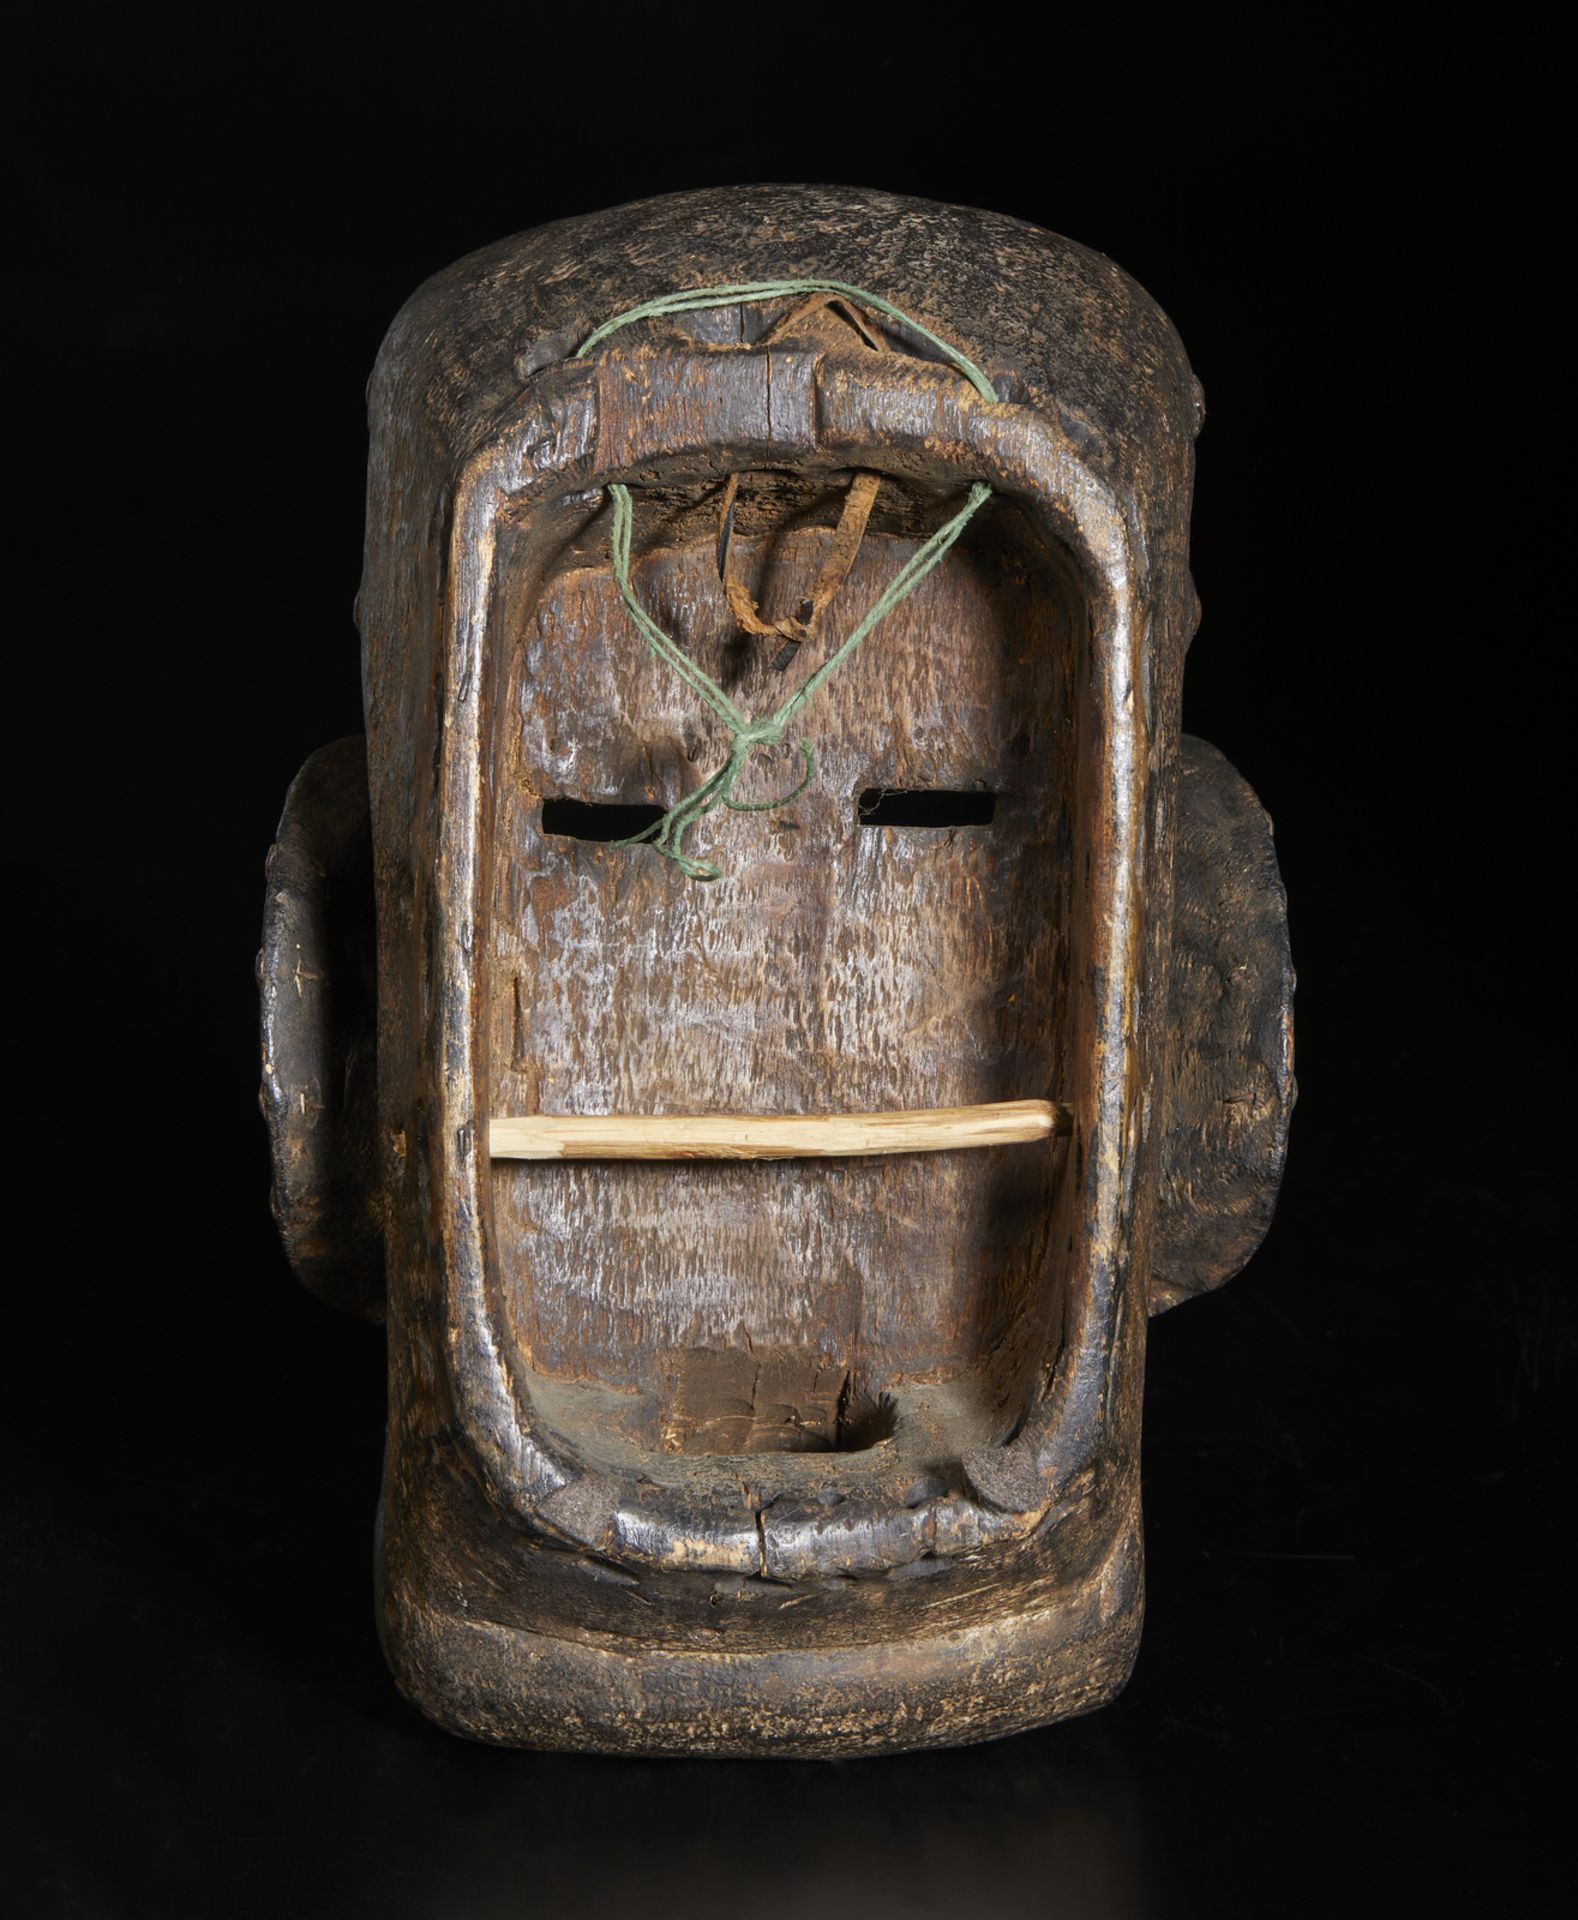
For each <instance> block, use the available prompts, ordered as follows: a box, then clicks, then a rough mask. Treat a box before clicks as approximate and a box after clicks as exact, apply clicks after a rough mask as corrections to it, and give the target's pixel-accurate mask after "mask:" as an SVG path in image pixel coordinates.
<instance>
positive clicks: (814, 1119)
mask: <svg viewBox="0 0 1578 1920" xmlns="http://www.w3.org/2000/svg"><path fill="white" fill-rule="evenodd" d="M1060 1117H1062V1118H1063V1119H1065V1120H1066V1117H1067V1116H1066V1111H1065V1110H1063V1109H1060V1108H1058V1107H1055V1106H1054V1105H1053V1104H1052V1102H1051V1101H1050V1100H999V1101H996V1102H994V1103H992V1104H990V1105H985V1106H974V1107H932V1108H926V1109H915V1110H913V1111H911V1112H907V1113H906V1112H903V1111H898V1112H889V1113H827V1114H807V1113H796V1114H743V1113H741V1114H730V1113H676V1114H667V1115H657V1114H645V1113H643V1114H597V1115H579V1116H578V1115H567V1114H557V1113H554V1114H549V1113H538V1114H530V1115H527V1116H523V1117H514V1118H511V1117H499V1118H495V1119H493V1120H490V1121H489V1122H488V1152H489V1154H490V1155H491V1156H492V1158H493V1159H495V1160H845V1159H850V1158H856V1157H864V1156H867V1155H871V1154H881V1153H950V1152H954V1153H956V1152H958V1151H960V1150H961V1149H963V1148H970V1147H1009V1146H1017V1145H1021V1144H1022V1143H1023V1142H1025V1141H1027V1140H1050V1139H1051V1137H1052V1135H1053V1134H1054V1133H1055V1132H1056V1131H1057V1129H1058V1123H1059V1119H1060Z"/></svg>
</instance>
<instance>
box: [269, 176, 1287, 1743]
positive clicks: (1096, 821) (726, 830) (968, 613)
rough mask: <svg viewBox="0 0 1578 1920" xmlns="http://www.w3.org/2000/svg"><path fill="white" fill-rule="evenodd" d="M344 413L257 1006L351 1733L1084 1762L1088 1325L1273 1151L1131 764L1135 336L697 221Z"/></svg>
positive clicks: (1260, 872)
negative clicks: (350, 608)
mask: <svg viewBox="0 0 1578 1920" xmlns="http://www.w3.org/2000/svg"><path fill="white" fill-rule="evenodd" d="M684 295H689V296H690V298H689V299H688V300H686V299H682V298H679V297H678V296H684ZM615 322H617V323H618V324H617V325H615V324H612V323H615ZM369 397H370V408H371V431H372V448H371V459H370V470H369V486H368V505H367V549H366V566H365V573H364V577H363V584H362V590H361V596H360V600H359V603H358V618H359V624H360V627H361V632H362V639H363V671H364V685H365V696H366V719H367V731H366V740H365V746H364V743H363V741H362V740H361V739H356V740H351V741H342V742H340V743H338V744H337V745H335V746H333V747H329V748H326V749H324V750H323V752H322V753H320V754H318V755H315V756H314V757H313V759H312V760H311V761H309V762H308V764H307V766H306V767H305V768H304V769H303V771H302V773H301V775H300V776H299V778H298V779H297V781H296V783H295V785H294V786H293V787H292V789H291V792H290V795H289V797H288V799H287V801H286V806H285V814H284V818H283V820H282V822H281V825H280V831H279V838H278V842H277V844H276V846H275V848H274V850H273V853H272V854H271V856H270V865H269V885H268V902H267V910H266V922H265V930H264V946H263V953H262V956H261V958H260V982H261V989H262V998H263V1062H264V1079H263V1102H264V1108H265V1112H266V1114H267V1116H268V1119H269V1124H270V1128H271V1132H272V1137H273V1146H274V1157H275V1209H276V1214H277V1217H278V1219H279V1222H280V1226H281V1230H282V1233H283V1235H284V1238H285V1243H286V1246H287V1249H288V1250H289V1252H290V1255H291V1257H292V1259H293V1261H294V1262H295V1264H296V1266H297V1268H298V1270H299V1272H300V1273H301V1275H302V1277H303V1279H304V1280H306V1282H307V1283H308V1284H309V1285H310V1286H312V1287H313V1288H314V1289H315V1290H317V1291H318V1292H320V1293H321V1294H323V1295H324V1296H325V1297H327V1298H330V1299H333V1300H335V1301H338V1302H340V1303H342V1304H346V1305H350V1306H353V1307H356V1308H359V1309H360V1310H362V1311H364V1312H368V1313H372V1314H381V1315H383V1316H384V1317H385V1318H386V1321H387V1326H388V1339H389V1367H390V1372H389V1380H390V1389H389V1392H390V1399H389V1431H388V1447H387V1452H386V1464H385V1475H384V1488H383V1498H382V1504H381V1510H380V1528H379V1542H380V1544H379V1565H380V1621H381V1630H382V1633H383V1638H384V1644H385V1647H386V1650H387V1652H388V1656H389V1659H390V1662H391V1664H392V1666H393V1668H394V1671H395V1674H396V1676H397V1678H398V1680H399V1683H400V1685H401V1687H402V1688H403V1689H404V1691H405V1692H406V1693H407V1694H408V1695H409V1696H410V1697H411V1698H412V1699H413V1700H415V1701H416V1702H417V1703H418V1704H419V1705H421V1706H422V1707H423V1708H424V1709H425V1710H426V1711H427V1712H428V1713H430V1714H431V1715H432V1716H433V1717H434V1718H436V1719H437V1720H439V1721H441V1722H442V1723H443V1724H445V1725H446V1726H450V1727H453V1728H455V1729H457V1730H459V1731H461V1732H465V1733H468V1734H471V1735H474V1736H477V1737H479V1738H482V1739H487V1740H495V1741H501V1742H507V1743H514V1744H520V1745H528V1746H540V1747H575V1748H583V1749H591V1750H599V1751H642V1752H666V1753H736V1754H757V1753H784V1754H845V1753H859V1752H875V1751H883V1750H893V1749H899V1748H908V1747H919V1746H928V1745H943V1744H951V1743H957V1742H961V1741H967V1740H977V1739H983V1738H987V1737H990V1736H992V1735H996V1734H1001V1733H1006V1732H1010V1731H1013V1730H1016V1729H1019V1728H1024V1727H1028V1726H1033V1725H1036V1724H1039V1723H1041V1722H1044V1721H1048V1720H1052V1719H1056V1718H1058V1717H1060V1716H1063V1715H1067V1714H1072V1713H1077V1712H1081V1711H1084V1710H1086V1709H1088V1708H1090V1707H1093V1706H1095V1705H1098V1704H1100V1703H1101V1702H1102V1701H1103V1700H1105V1699H1107V1698H1109V1697H1110V1696H1111V1695H1112V1694H1113V1693H1114V1692H1115V1691H1116V1690H1117V1689H1118V1688H1119V1687H1120V1686H1121V1685H1122V1683H1123V1681H1124V1679H1125V1678H1126V1676H1127V1674H1128V1672H1129V1670H1130V1667H1131V1665H1132V1663H1133V1660H1134V1656H1135V1650H1136V1645H1137V1641H1138V1634H1139V1626H1140V1609H1141V1594H1142V1577H1141V1544H1140V1501H1139V1496H1140V1476H1139V1441H1140V1406H1141V1390H1142V1384H1143V1371H1144V1354H1145V1326H1146V1319H1147V1316H1148V1315H1149V1314H1152V1313H1155V1312H1158V1311H1160V1310H1161V1309H1163V1308H1165V1307H1168V1306H1170V1305H1173V1304H1174V1303H1176V1302H1178V1301H1180V1300H1182V1299H1183V1298H1185V1297H1186V1296H1187V1295H1189V1294H1192V1293H1197V1292H1200V1291H1203V1290H1205V1289H1207V1288H1210V1287H1213V1286H1216V1285H1217V1284H1218V1283H1219V1282H1221V1281H1222V1280H1224V1279H1225V1278H1227V1277H1228V1276H1229V1275H1230V1274H1231V1273H1233V1272H1234V1271H1236V1269H1237V1268H1238V1267H1239V1266H1241V1265H1242V1263H1243V1262H1244V1261H1245V1260H1246V1259H1247V1258H1248V1256H1249V1255H1250V1253H1251V1252H1252V1251H1253V1249H1254V1247H1255V1246H1256V1244H1257V1243H1258V1241H1259V1239H1260V1237H1261V1235H1262V1234H1263V1232H1264V1231H1265V1227H1266V1224H1267V1222H1268V1220H1269V1217H1270V1212H1271V1208H1272V1205H1273V1202H1274V1199H1275V1193H1276V1187H1277V1182H1278V1178H1279V1176H1280V1172H1281V1165H1282V1157H1283V1151H1284V1146H1285V1141H1286V1133H1287V1120H1288V1113H1289V1109H1290V1106H1291V1103H1292V1099H1293V1081H1292V1075H1291V1058H1292V1041H1291V1019H1290V1008H1291V992H1292V972H1291V969H1290V966H1289V961H1288V950H1287V938H1286V926H1285V915H1284V906H1283V898H1282V891H1281V886H1280V883H1279V880H1278V877H1277V870H1276V864H1275V859H1274V856H1273V852H1272V846H1271V836H1270V824H1269V822H1268V821H1267V819H1266V817H1265V815H1264V813H1263V812H1262V811H1261V809H1260V807H1259V805H1258V803H1257V802H1256V800H1255V797H1254V795H1253V794H1252V793H1251V792H1250V790H1249V789H1248V787H1247V786H1246V785H1245V783H1244V782H1243V781H1242V780H1241V779H1240V778H1239V776H1238V775H1237V774H1236V773H1235V772H1234V771H1233V769H1232V768H1231V767H1230V766H1229V765H1228V763H1227V762H1226V761H1225V760H1224V759H1223V758H1222V757H1221V755H1220V754H1218V753H1217V752H1216V751H1215V750H1214V749H1213V748H1211V747H1208V746H1206V745H1204V744H1203V743H1202V742H1199V741H1194V740H1190V739H1187V738H1184V737H1183V736H1181V734H1180V729H1179V690H1180V681H1181V677H1182V671H1183V662H1184V654H1185V650H1186V648H1187V645H1188V642H1189V638H1190V636H1191V634H1192V632H1193V630H1194V626H1195V624H1196V621H1197V617H1198V610H1197V605H1196V601H1195V596H1194V591H1193V587H1192V584H1191V581H1190V577H1189V571H1188V551H1187V546H1188V518H1189V504H1190V489H1191V482H1192V471H1193V441H1194V436H1195V434H1196V432H1197V430H1198V426H1199V422H1200V418H1201V401H1200V393H1199V388H1198V385H1197V383H1196V382H1195V380H1194V378H1193V376H1192V375H1191V373H1190V370H1189V366H1188V362H1187V361H1186V359H1185V357H1184V354H1183V351H1182V348H1181V347H1180V345H1179V343H1178V340H1177V338H1176V336H1175V334H1174V332H1173V330H1172V328H1171V326H1170V324H1169V323H1168V321H1167V320H1166V318H1165V316H1164V315H1163V314H1162V313H1161V312H1160V311H1159V310H1158V308H1157V307H1156V306H1155V305H1154V304H1153V303H1152V302H1151V301H1150V300H1149V299H1147V297H1146V296H1145V295H1144V294H1143V293H1142V292H1141V291H1140V290H1139V289H1138V288H1137V287H1136V286H1135V285H1134V283H1133V282H1132V281H1130V280H1129V279H1127V278H1126V277H1125V276H1124V275H1123V274H1122V273H1121V272H1120V271H1119V270H1118V269H1117V268H1116V267H1115V266H1113V265H1112V264H1111V262H1109V261H1107V260H1105V259H1103V258H1102V257H1101V256H1100V255H1097V254H1094V253H1091V252H1088V251H1087V250H1086V249H1084V248H1082V247H1078V246H1075V245H1073V244H1071V243H1070V242H1068V241H1065V240H1062V239H1059V238H1057V237H1056V236H1055V235H1052V234H1049V233H1043V232H1041V231H1039V230H1037V229H1035V228H1033V227H1029V226H1026V225H1024V224H1022V223H1020V222H1018V221H1014V220H1009V219H1006V218H1003V217H1000V216H997V215H994V214H988V213H979V212H970V211H965V210H962V209H958V208H952V207H945V206H939V205H935V204H933V203H930V202H926V201H918V200H906V199H898V198H894V197H891V196H888V195H884V194H877V193H866V192H858V191H851V190H846V189H830V188H806V187H754V188H728V189H718V190H714V191H708V192H703V193H695V194H683V195H676V196H672V197H669V198H665V199H660V200H655V201H649V202H646V203H643V204H640V205H636V206H630V207H622V208H617V209H615V210H613V211H611V212H607V213H603V214H598V215H595V216H592V217H589V218H583V219H575V220H570V221H565V222H561V223H558V224H556V225H553V226H549V227H544V228H541V229H538V230H537V231H535V232H532V233H528V234H525V235H522V236H520V237H518V238H516V239H513V240H509V241H506V242H504V243H502V244H501V245H499V246H496V247H493V248H490V249H488V250H486V251H484V252H482V253H480V254H476V255H473V256H472V257H471V258H469V259H467V260H464V261H462V262H461V263H460V264H459V265H458V266H456V267H454V268H452V269H450V270H449V271H448V272H446V273H443V274H440V275H439V276H438V277H437V278H436V279H434V280H432V281H430V282H429V283H428V284H427V286H425V287H424V288H423V289H422V290H421V291H420V292H419V293H418V294H417V295H416V296H415V297H414V298H413V299H412V300H411V302H410V303H409V304H408V305H407V306H406V308H405V309H404V311H403V312H402V313H401V314H400V316H399V318H398V319H397V320H396V321H395V324H394V326H393V328H392V329H391V331H390V334H389V337H388V339H387V340H386V342H385V343H384V347H383V350H382V352H381V353H380V355H379V359H378V365H377V368H376V370H375V372H374V375H373V380H372V385H371V388H370V396H369ZM967 510H968V511H967ZM621 513H622V514H623V515H624V516H625V517H624V520H623V522H622V524H621V522H620V515H621ZM950 530H951V531H950ZM945 537H946V538H945ZM621 539H623V540H624V541H625V542H626V543H627V548H628V564H623V563H621V559H620V554H621ZM923 563H924V570H922V566H923ZM906 568H908V569H910V572H909V573H908V574H906ZM911 576H914V577H911ZM895 583H897V587H903V586H906V585H907V586H908V589H909V590H908V591H907V592H906V593H905V594H904V595H903V596H902V597H896V598H895V597H894V595H895V593H896V591H897V587H896V585H895ZM885 594H886V595H888V596H889V598H890V599H892V604H891V606H889V607H887V609H886V610H885V611H880V617H878V618H877V619H876V620H875V621H874V623H873V624H872V625H871V627H870V631H869V632H868V633H867V634H866V635H865V636H864V637H863V638H862V639H861V641H860V643H859V645H858V648H856V649H855V650H852V651H849V652H848V654H847V657H842V658H840V660H839V661H838V663H837V670H836V671H831V672H829V673H828V674H827V676H826V677H825V678H824V679H823V680H822V681H821V682H820V683H819V684H817V685H816V686H815V688H814V690H813V692H812V694H811V695H809V696H807V698H806V700H805V702H804V704H803V705H801V706H800V707H798V708H796V709H795V711H794V712H793V713H792V715H791V716H790V718H789V719H788V720H787V721H785V722H784V724H783V725H782V726H781V727H780V728H779V730H778V732H777V733H776V734H775V733H773V731H772V729H771V727H766V728H764V729H762V730H761V731H760V737H753V738H752V739H751V740H750V741H749V742H748V743H747V747H746V748H739V741H740V738H741V734H740V730H739V729H738V728H736V727H735V725H734V722H733V721H731V720H730V719H729V718H728V713H729V712H733V713H734V714H736V715H737V716H739V717H740V719H741V720H742V722H743V723H749V722H751V721H752V720H753V719H754V718H755V717H756V716H760V715H764V714H765V715H769V716H771V715H775V714H777V713H779V712H780V710H781V709H782V708H783V707H784V706H785V704H786V703H787V702H789V701H790V696H791V695H793V694H794V693H795V690H796V689H797V688H800V687H801V686H803V685H804V684H805V683H806V682H807V681H808V680H809V679H811V678H812V677H813V676H814V675H815V673H816V672H817V670H818V668H819V667H820V666H821V664H823V663H824V662H826V661H828V660H830V659H831V658H832V656H833V655H834V654H835V653H837V652H838V650H839V648H840V646H841V645H842V644H843V642H844V641H845V640H846V639H847V638H848V637H849V636H850V635H851V634H852V633H853V632H854V631H855V630H856V628H857V627H858V626H859V625H860V622H861V621H862V619H863V617H864V616H866V615H867V614H868V613H870V612H871V611H872V610H873V609H879V610H880V609H881V607H882V604H883V599H884V595H885ZM643 622H645V623H647V624H645V625H643ZM651 628H655V629H656V630H657V634H658V635H659V636H661V637H662V639H665V640H666V641H667V642H668V643H669V645H670V646H671V647H672V648H673V649H674V651H675V653H677V654H678V655H679V656H680V659H679V661H678V662H676V660H674V659H673V658H671V657H670V656H669V655H667V654H665V652H664V651H663V646H662V645H661V644H660V640H659V639H656V638H654V637H653V634H652V632H651V631H650V629H651ZM685 662H690V663H694V665H695V667H696V668H698V669H699V670H700V677H699V678H698V677H697V676H696V675H688V671H687V668H686V666H685V664H684V663H685ZM703 682H704V684H703ZM709 688H710V689H711V690H712V692H708V689H709ZM713 693H716V694H717V695H719V696H720V698H721V700H722V701H723V705H722V706H720V705H719V704H718V703H717V702H716V701H714V699H713V697H712V696H713ZM802 741H803V742H805V745H804V746H802V744H801V743H802ZM736 749H739V750H738V751H736ZM731 754H732V755H733V759H732V760H731V757H730V756H731ZM731 765H732V766H733V770H734V771H733V774H732V775H731V776H730V781H731V783H726V785H725V788H724V790H723V795H722V798H718V797H717V796H718V788H717V787H716V786H713V787H710V788H709V787H708V786H707V783H708V782H709V781H716V780H717V779H719V778H720V777H721V775H722V772H723V770H724V769H725V768H726V767H727V766H731ZM704 790H705V793H706V794H708V795H710V796H713V798H714V803H713V804H712V805H711V806H710V808H709V809H708V810H705V811H703V810H699V803H698V802H697V801H696V800H695V799H694V796H697V795H698V794H702V793H703V791H704ZM688 797H689V798H688ZM725 800H726V801H727V804H724V801H725ZM687 806H690V807H691V808H692V809H693V811H692V812H691V813H690V814H689V815H687V814H686V813H685V809H686V807H687ZM676 808H678V809H679V810H680V813H679V815H678V816H676V814H675V813H674V811H673V810H674V809H676ZM676 822H677V824H676ZM641 835H645V836H646V837H645V838H636V837H634V836H641ZM665 836H667V838H666V839H665ZM713 869H716V874H717V877H715V878H711V877H708V876H709V874H710V873H711V872H712V870H713ZM375 927H376V934H375V931H374V929H375ZM938 1110H945V1111H944V1112H943V1113H941V1114H940V1115H939V1112H938ZM851 1116H857V1117H858V1118H856V1119H853V1120H852V1119H851ZM686 1117H700V1119H699V1120H696V1121H695V1122H694V1123H692V1122H689V1121H687V1120H686ZM567 1118H568V1119H577V1120H578V1121H579V1122H581V1123H583V1124H582V1130H581V1131H580V1132H579V1133H577V1132H576V1130H575V1128H574V1127H567V1126H564V1125H562V1124H560V1123H561V1122H563V1121H564V1120H566V1119H567ZM779 1119H784V1120H787V1121H789V1122H791V1123H792V1124H791V1125H790V1126H789V1128H788V1131H786V1132H783V1133H779V1134H775V1133H774V1132H773V1130H772V1128H771V1127H768V1129H767V1131H766V1132H765V1133H762V1132H761V1131H760V1128H761V1126H762V1124H763V1123H764V1122H765V1121H767V1120H773V1121H777V1120H779ZM593 1121H596V1122H599V1123H601V1124H602V1131H599V1129H598V1127H597V1126H589V1125H586V1124H585V1123H589V1122H593ZM506 1123H521V1124H519V1125H516V1126H515V1127H514V1130H513V1131H512V1130H511V1126H510V1125H508V1124H506ZM796 1126H798V1127H799V1128H800V1131H799V1132H796V1131H795V1127H796ZM851 1127H852V1128H853V1129H854V1130H853V1131H850V1128H851ZM862 1128H864V1131H862V1130H861V1129H862ZM841 1129H842V1130H841ZM764 1141H765V1143H766V1145H765V1148H764V1146H763V1142H764ZM522 1143H524V1146H523V1145H522ZM895 1148H896V1149H898V1150H892V1149H895ZM517 1151H526V1152H532V1153H537V1154H540V1155H541V1154H545V1155H547V1156H549V1157H535V1158H516V1157H511V1156H512V1155H513V1154H514V1153H515V1152H517ZM763 1152H767V1153H775V1152H782V1153H787V1154H788V1155H789V1157H755V1156H756V1155H757V1154H759V1153H763ZM650 1155H656V1156H657V1157H645V1156H650Z"/></svg>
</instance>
